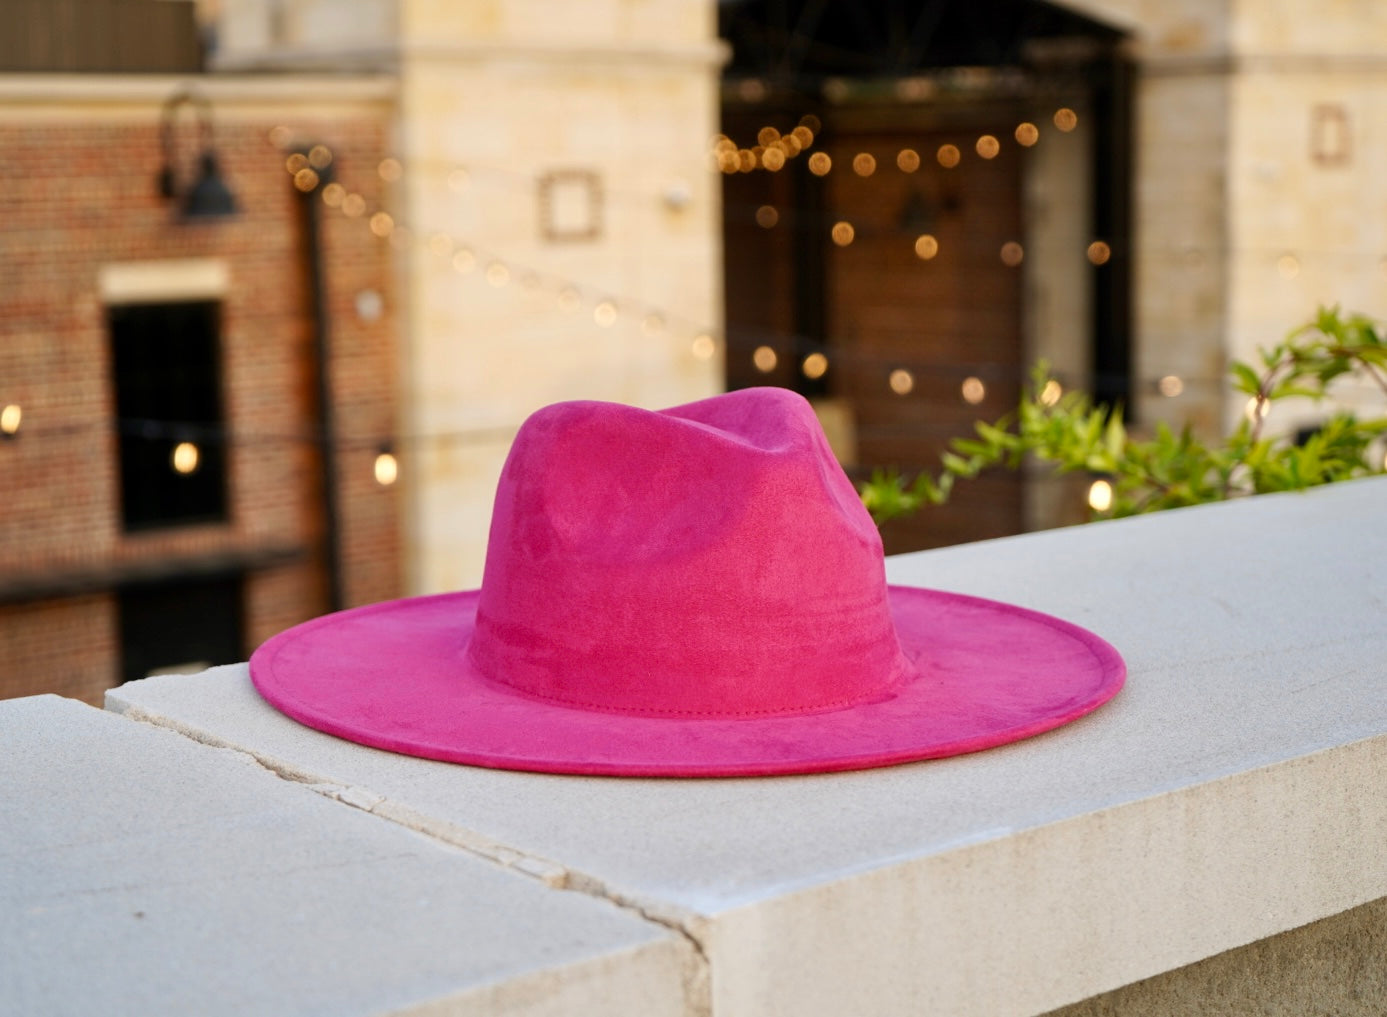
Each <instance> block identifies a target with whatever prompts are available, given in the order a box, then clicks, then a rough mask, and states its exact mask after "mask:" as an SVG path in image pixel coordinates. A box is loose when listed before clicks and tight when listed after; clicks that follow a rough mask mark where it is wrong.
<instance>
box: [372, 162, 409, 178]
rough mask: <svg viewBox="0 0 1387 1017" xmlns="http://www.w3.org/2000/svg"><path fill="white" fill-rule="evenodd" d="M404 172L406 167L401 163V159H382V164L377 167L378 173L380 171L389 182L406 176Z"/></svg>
mask: <svg viewBox="0 0 1387 1017" xmlns="http://www.w3.org/2000/svg"><path fill="white" fill-rule="evenodd" d="M404 172H405V168H404V166H402V165H401V164H400V160H399V159H392V158H385V159H382V160H381V161H380V165H379V166H377V167H376V173H378V174H379V175H380V178H381V179H382V180H384V181H385V182H386V183H387V184H393V183H394V182H395V181H396V180H399V179H400V177H402V176H404Z"/></svg>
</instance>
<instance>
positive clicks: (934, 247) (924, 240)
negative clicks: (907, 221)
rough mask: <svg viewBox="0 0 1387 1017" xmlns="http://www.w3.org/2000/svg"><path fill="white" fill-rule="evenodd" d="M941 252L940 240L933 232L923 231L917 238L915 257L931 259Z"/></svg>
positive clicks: (922, 259)
mask: <svg viewBox="0 0 1387 1017" xmlns="http://www.w3.org/2000/svg"><path fill="white" fill-rule="evenodd" d="M938 253H939V241H938V240H936V239H935V238H934V236H933V235H932V234H929V233H922V234H920V235H919V236H918V237H916V238H915V257H917V258H919V259H920V260H921V261H929V260H930V259H931V258H933V257H934V256H935V255H937V254H938Z"/></svg>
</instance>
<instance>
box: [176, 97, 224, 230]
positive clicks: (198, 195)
mask: <svg viewBox="0 0 1387 1017" xmlns="http://www.w3.org/2000/svg"><path fill="white" fill-rule="evenodd" d="M185 104H187V105H191V106H193V107H194V109H195V110H196V112H197V119H198V147H199V153H198V161H197V179H196V180H194V181H193V183H192V186H190V187H188V188H187V189H186V190H182V189H180V188H179V185H178V179H177V174H176V173H175V171H174V158H173V156H174V144H173V123H174V118H175V117H176V116H177V115H178V110H179V108H180V107H182V106H184V105H185ZM159 142H160V145H161V147H162V149H163V153H164V165H163V167H162V168H161V169H160V170H159V194H160V195H162V196H163V197H165V198H178V199H180V200H181V202H182V204H181V206H180V208H179V214H180V215H181V216H182V217H183V218H184V219H197V220H205V219H212V218H217V217H220V216H227V215H235V214H236V213H237V212H238V211H240V209H239V208H238V207H237V204H236V198H235V196H233V195H232V193H231V190H230V188H228V187H227V186H226V182H225V181H224V180H222V178H221V173H220V171H219V170H218V167H217V153H216V151H215V150H214V149H213V148H212V104H211V103H210V102H208V101H207V98H206V97H205V96H202V95H198V94H196V93H193V92H178V93H177V94H175V95H174V96H172V97H171V98H170V99H169V100H168V101H167V102H165V103H164V108H163V112H162V114H161V117H160V123H159Z"/></svg>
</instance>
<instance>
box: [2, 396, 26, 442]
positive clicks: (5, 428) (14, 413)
mask: <svg viewBox="0 0 1387 1017" xmlns="http://www.w3.org/2000/svg"><path fill="white" fill-rule="evenodd" d="M23 420H24V411H23V410H22V409H20V407H19V404H18V403H10V404H9V405H7V406H6V407H5V408H4V409H3V410H0V434H3V435H4V436H5V437H6V438H13V437H14V436H15V435H16V434H18V433H19V425H20V423H21V422H22V421H23Z"/></svg>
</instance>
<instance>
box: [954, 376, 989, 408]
mask: <svg viewBox="0 0 1387 1017" xmlns="http://www.w3.org/2000/svg"><path fill="white" fill-rule="evenodd" d="M959 393H960V394H961V395H962V396H963V401H964V402H965V403H967V404H968V405H970V406H976V405H978V403H980V402H982V401H983V400H984V399H986V398H987V386H986V385H984V384H983V383H982V379H981V378H975V377H972V376H969V377H967V378H964V379H963V384H962V385H961V386H959Z"/></svg>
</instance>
